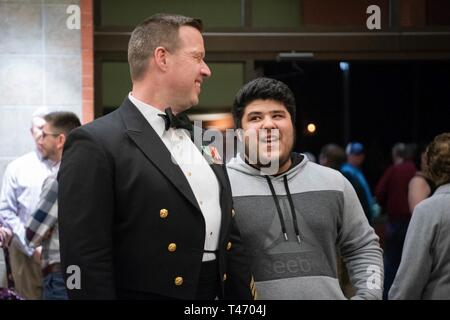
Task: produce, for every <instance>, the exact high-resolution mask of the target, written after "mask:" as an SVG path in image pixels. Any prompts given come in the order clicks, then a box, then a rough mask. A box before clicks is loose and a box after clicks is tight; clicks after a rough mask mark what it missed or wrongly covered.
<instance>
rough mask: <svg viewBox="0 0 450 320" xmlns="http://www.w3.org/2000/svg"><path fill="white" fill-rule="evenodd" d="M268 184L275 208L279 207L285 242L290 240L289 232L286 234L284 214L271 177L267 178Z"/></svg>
mask: <svg viewBox="0 0 450 320" xmlns="http://www.w3.org/2000/svg"><path fill="white" fill-rule="evenodd" d="M266 179H267V183H268V184H269V188H270V192H272V197H273V201H274V202H275V206H276V207H277V212H278V218H280V223H281V231H282V232H283V234H284V240H286V241H287V240H288V236H287V232H286V224H285V223H284V219H283V213H282V212H281V208H280V203H279V202H278V198H277V195H276V194H275V189H274V188H273V185H272V181H270V178H269V176H266Z"/></svg>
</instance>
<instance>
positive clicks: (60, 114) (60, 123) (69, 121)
mask: <svg viewBox="0 0 450 320" xmlns="http://www.w3.org/2000/svg"><path fill="white" fill-rule="evenodd" d="M44 120H45V121H46V122H47V123H48V124H49V125H51V126H52V127H53V128H55V129H56V130H58V132H57V133H63V134H64V135H66V136H67V135H68V134H69V132H70V131H72V130H73V129H75V128H76V127H79V126H81V123H80V119H78V117H77V115H76V114H75V113H73V112H68V111H55V112H50V113H48V114H46V115H45V116H44Z"/></svg>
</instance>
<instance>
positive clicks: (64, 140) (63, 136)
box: [58, 134, 67, 149]
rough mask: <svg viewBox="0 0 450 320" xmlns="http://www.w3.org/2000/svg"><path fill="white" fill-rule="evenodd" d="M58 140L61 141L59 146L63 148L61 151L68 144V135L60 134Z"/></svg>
mask: <svg viewBox="0 0 450 320" xmlns="http://www.w3.org/2000/svg"><path fill="white" fill-rule="evenodd" d="M58 139H59V141H58V145H60V146H61V149H62V148H64V144H65V143H66V140H67V138H66V135H65V134H60V135H59V136H58Z"/></svg>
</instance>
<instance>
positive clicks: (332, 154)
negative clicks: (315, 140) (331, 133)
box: [319, 143, 346, 170]
mask: <svg viewBox="0 0 450 320" xmlns="http://www.w3.org/2000/svg"><path fill="white" fill-rule="evenodd" d="M319 158H320V159H321V160H323V159H326V160H327V165H328V166H329V167H330V168H333V169H335V170H340V169H341V167H342V165H343V164H344V163H345V160H346V158H345V152H344V149H343V148H341V147H340V146H338V145H337V144H334V143H330V144H327V145H325V146H323V147H322V149H321V150H320V155H319Z"/></svg>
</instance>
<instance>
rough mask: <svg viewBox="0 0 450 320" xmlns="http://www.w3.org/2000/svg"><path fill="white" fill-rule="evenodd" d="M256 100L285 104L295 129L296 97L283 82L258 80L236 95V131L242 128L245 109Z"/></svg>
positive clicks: (234, 117) (234, 105)
mask: <svg viewBox="0 0 450 320" xmlns="http://www.w3.org/2000/svg"><path fill="white" fill-rule="evenodd" d="M255 100H274V101H277V102H280V103H281V104H283V105H284V106H285V107H286V109H287V111H288V112H289V113H290V115H291V120H292V125H293V126H294V128H295V109H296V104H295V97H294V94H293V93H292V91H291V89H289V87H288V86H287V85H286V84H284V83H283V82H281V81H279V80H275V79H270V78H264V77H262V78H256V79H254V80H252V81H250V82H248V83H247V84H246V85H244V86H243V87H242V88H241V89H240V90H239V91H238V93H237V94H236V97H235V99H234V103H233V109H232V113H233V119H234V125H235V127H236V129H239V128H242V116H243V115H244V111H245V107H246V106H248V105H249V104H250V103H252V102H253V101H255Z"/></svg>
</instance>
